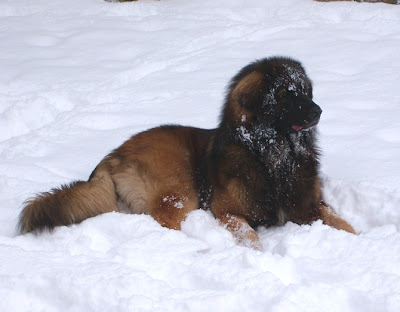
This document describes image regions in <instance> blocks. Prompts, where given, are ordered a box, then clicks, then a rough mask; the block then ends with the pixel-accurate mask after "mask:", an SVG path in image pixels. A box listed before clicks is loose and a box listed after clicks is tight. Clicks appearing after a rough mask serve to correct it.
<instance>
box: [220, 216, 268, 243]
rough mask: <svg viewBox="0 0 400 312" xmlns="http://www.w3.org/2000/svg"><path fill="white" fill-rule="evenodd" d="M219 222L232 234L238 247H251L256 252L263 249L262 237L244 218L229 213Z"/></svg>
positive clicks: (221, 217)
mask: <svg viewBox="0 0 400 312" xmlns="http://www.w3.org/2000/svg"><path fill="white" fill-rule="evenodd" d="M219 220H220V222H221V223H222V224H223V225H224V226H225V228H226V229H227V230H229V231H230V232H231V233H232V235H233V237H234V238H235V240H236V243H237V244H238V245H241V246H246V247H250V248H253V249H255V250H261V249H262V244H261V241H260V237H259V236H258V234H257V232H256V231H255V230H254V229H253V228H252V227H251V226H250V225H249V224H248V223H247V221H246V220H245V219H244V218H243V217H238V216H234V215H231V214H229V213H227V214H224V215H221V216H220V217H219Z"/></svg>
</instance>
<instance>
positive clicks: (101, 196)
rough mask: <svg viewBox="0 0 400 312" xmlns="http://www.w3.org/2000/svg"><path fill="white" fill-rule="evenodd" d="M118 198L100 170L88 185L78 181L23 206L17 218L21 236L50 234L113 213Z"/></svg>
mask: <svg viewBox="0 0 400 312" xmlns="http://www.w3.org/2000/svg"><path fill="white" fill-rule="evenodd" d="M117 209H118V208H117V196H116V193H115V189H114V184H113V181H112V179H111V176H110V174H109V172H108V170H107V169H106V168H104V167H103V168H101V167H100V166H99V167H98V168H97V169H96V170H95V171H94V173H93V174H92V176H91V177H90V179H89V181H87V182H83V181H77V182H73V183H71V184H69V185H63V186H61V187H60V188H57V189H53V190H51V191H50V192H45V193H41V194H39V195H38V196H37V197H35V198H32V199H29V200H27V201H26V203H25V207H24V209H23V210H22V212H21V214H20V218H19V230H20V232H21V233H23V234H24V233H28V232H40V231H42V230H46V229H47V230H50V231H51V230H52V229H53V228H54V227H56V226H59V225H69V224H72V223H79V222H82V221H83V220H85V219H87V218H90V217H94V216H97V215H99V214H101V213H105V212H111V211H116V210H117Z"/></svg>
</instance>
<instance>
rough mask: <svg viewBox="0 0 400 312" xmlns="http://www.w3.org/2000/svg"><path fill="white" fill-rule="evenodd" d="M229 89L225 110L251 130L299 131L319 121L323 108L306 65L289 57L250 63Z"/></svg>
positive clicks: (232, 119) (238, 122)
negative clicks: (315, 98)
mask: <svg viewBox="0 0 400 312" xmlns="http://www.w3.org/2000/svg"><path fill="white" fill-rule="evenodd" d="M229 91H230V92H229V95H228V99H227V103H226V105H225V112H226V113H227V114H228V116H229V115H230V116H229V120H231V121H235V124H236V125H238V124H239V125H240V126H244V127H246V129H248V130H251V129H253V130H257V129H259V128H264V129H265V127H268V128H270V129H273V130H275V131H276V132H277V133H290V132H299V131H302V130H306V129H310V128H312V127H313V126H315V125H317V124H318V122H319V118H320V115H321V112H322V110H321V108H320V107H319V106H318V105H317V104H315V103H314V102H313V101H312V84H311V81H310V79H309V78H308V77H307V75H306V73H305V71H304V69H303V67H302V66H301V64H300V63H299V62H297V61H294V60H292V59H288V58H269V59H264V60H260V61H256V62H254V63H252V64H250V65H248V66H246V67H245V68H243V69H242V70H241V71H240V72H239V74H238V75H236V76H235V77H234V78H233V80H232V83H231V86H230V90H229ZM227 107H229V109H230V111H231V112H229V110H228V111H227Z"/></svg>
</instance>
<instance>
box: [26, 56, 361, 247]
mask: <svg viewBox="0 0 400 312" xmlns="http://www.w3.org/2000/svg"><path fill="white" fill-rule="evenodd" d="M320 114H321V109H320V107H319V106H318V105H317V104H315V103H314V102H313V101H312V85H311V81H310V80H309V78H308V77H307V75H306V73H305V71H304V69H303V67H302V66H301V64H300V63H299V62H297V61H295V60H292V59H289V58H281V57H274V58H267V59H262V60H259V61H256V62H254V63H251V64H250V65H248V66H246V67H244V68H243V69H242V70H241V71H240V72H239V73H238V74H237V75H236V76H235V77H233V79H232V81H231V83H230V85H229V87H228V92H227V95H226V100H225V104H224V106H223V109H222V114H221V121H220V124H219V126H218V128H216V129H212V130H205V129H197V128H190V127H182V126H162V127H158V128H154V129H150V130H148V131H145V132H142V133H139V134H137V135H134V136H133V137H132V138H131V139H129V140H128V141H126V142H125V143H124V144H122V146H120V147H119V148H117V149H116V150H114V151H113V152H111V153H110V154H109V155H108V156H106V157H105V158H104V159H103V160H102V161H101V162H100V164H99V165H98V166H97V167H96V169H95V170H94V171H93V173H92V174H91V176H90V178H89V180H88V181H87V182H81V181H79V182H74V183H72V184H70V185H68V186H62V187H61V188H58V189H53V190H52V191H50V192H48V193H42V194H39V195H38V196H37V197H36V198H34V199H31V200H29V201H27V203H26V206H25V207H24V209H23V211H22V213H21V216H20V223H19V226H20V230H21V232H22V233H27V232H30V231H36V232H37V231H40V230H43V229H50V230H51V229H52V228H54V227H55V226H58V225H68V224H71V223H79V222H81V221H82V220H85V219H87V218H89V217H93V216H96V215H98V214H101V213H105V212H110V211H128V212H130V213H145V214H149V215H151V216H153V217H154V219H155V220H157V221H158V222H159V223H160V224H161V225H163V226H166V227H168V228H170V229H180V223H181V221H182V220H184V219H185V217H186V215H187V214H188V213H189V212H191V211H192V210H194V209H198V208H205V209H211V211H212V212H213V213H214V215H215V217H216V218H218V219H219V220H220V222H221V223H222V224H223V225H224V226H226V228H227V229H228V230H230V231H231V232H232V233H233V235H234V236H235V238H236V240H237V241H238V243H240V244H243V245H247V246H251V247H253V248H256V249H259V248H261V243H260V240H259V237H258V235H257V233H256V232H255V230H254V228H255V227H257V226H259V225H266V226H269V225H277V224H284V223H285V222H287V221H292V222H295V223H299V224H304V223H310V222H313V221H315V220H317V219H322V220H323V221H324V223H326V224H328V225H331V226H333V227H335V228H337V229H343V230H346V231H348V232H351V233H354V230H353V228H352V227H351V226H350V225H349V224H348V223H347V222H345V221H344V220H342V219H341V218H339V217H338V216H336V215H335V214H334V213H333V211H332V210H331V209H329V208H328V207H327V206H326V205H325V204H324V203H323V201H322V197H321V190H320V188H321V185H320V180H319V178H318V167H319V162H318V149H317V147H316V142H315V141H316V129H315V126H316V125H317V123H318V121H319V118H320ZM133 230H134V229H133Z"/></svg>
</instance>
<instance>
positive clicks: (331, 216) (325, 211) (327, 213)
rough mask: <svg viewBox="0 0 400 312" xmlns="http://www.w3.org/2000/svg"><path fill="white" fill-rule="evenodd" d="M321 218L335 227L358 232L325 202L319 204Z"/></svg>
mask: <svg viewBox="0 0 400 312" xmlns="http://www.w3.org/2000/svg"><path fill="white" fill-rule="evenodd" d="M319 212H320V218H321V220H322V222H323V223H324V224H326V225H329V226H331V227H333V228H335V229H338V230H343V231H346V232H349V233H352V234H357V233H356V231H355V230H354V229H353V227H352V226H351V225H350V224H349V223H347V222H346V221H345V220H343V219H342V218H340V217H339V216H338V215H336V214H335V212H334V211H333V210H332V208H330V207H329V206H328V205H326V204H325V203H324V202H321V203H320V204H319Z"/></svg>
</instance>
